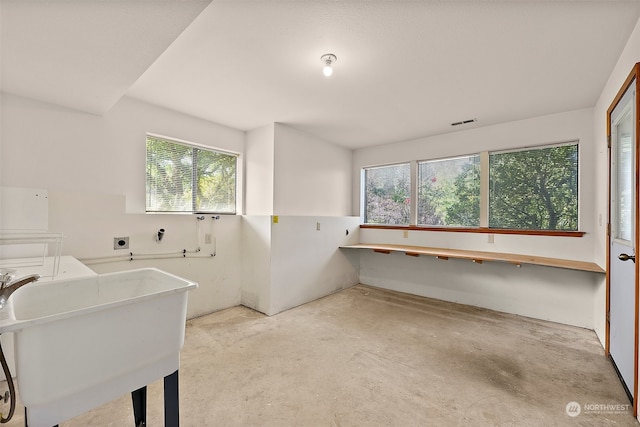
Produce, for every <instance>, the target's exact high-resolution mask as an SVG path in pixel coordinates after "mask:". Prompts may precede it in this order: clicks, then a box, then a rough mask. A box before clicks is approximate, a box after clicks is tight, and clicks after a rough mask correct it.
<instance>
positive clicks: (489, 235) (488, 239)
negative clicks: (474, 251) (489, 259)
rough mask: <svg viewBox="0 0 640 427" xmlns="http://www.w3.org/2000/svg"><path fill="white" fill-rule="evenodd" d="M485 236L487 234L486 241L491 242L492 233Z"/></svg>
mask: <svg viewBox="0 0 640 427" xmlns="http://www.w3.org/2000/svg"><path fill="white" fill-rule="evenodd" d="M487 236H488V237H487V242H488V243H493V234H488V235H487Z"/></svg>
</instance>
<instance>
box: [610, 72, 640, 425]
mask: <svg viewBox="0 0 640 427" xmlns="http://www.w3.org/2000/svg"><path fill="white" fill-rule="evenodd" d="M639 76H640V62H638V63H637V64H635V65H634V67H633V69H632V70H631V72H630V73H629V76H628V77H627V79H626V80H625V81H624V84H623V85H622V87H621V88H620V90H619V91H618V93H617V94H616V96H615V98H613V102H611V105H610V106H609V109H608V110H607V147H608V150H607V151H608V159H609V164H608V165H607V169H608V170H609V182H608V190H607V195H608V202H607V203H608V206H609V207H608V216H607V217H608V222H607V251H606V253H607V260H606V263H607V264H606V266H607V269H606V272H607V273H606V289H607V290H606V311H605V354H606V356H607V357H609V356H610V353H609V339H610V337H609V333H610V331H609V313H610V309H611V302H610V299H609V296H610V280H611V277H610V274H611V254H610V248H611V182H612V181H611V113H613V110H614V109H615V108H616V107H617V106H618V103H619V102H620V100H621V99H622V97H623V96H624V93H625V92H626V91H627V89H629V86H631V84H632V83H633V82H634V81H635V82H636V96H635V103H636V105H635V107H636V109H635V111H636V114H635V129H636V132H635V133H636V137H635V141H634V144H635V190H634V191H635V203H634V217H635V224H636V226H635V227H634V228H635V230H634V231H635V236H634V247H635V248H638V247H640V233H639V229H640V223H639V222H638V221H639V220H640V208H639V202H640V191H639V187H638V184H639V181H640V176H639V175H638V174H639V172H640V135H639V134H640V132H639V130H640V92H639V91H638V86H637V83H638V77H639ZM634 266H635V267H634V269H635V313H634V324H635V325H634V331H635V333H634V346H633V391H632V393H633V416H634V417H637V416H638V314H639V309H638V292H639V291H640V277H639V273H640V259H639V260H637V262H635V263H634Z"/></svg>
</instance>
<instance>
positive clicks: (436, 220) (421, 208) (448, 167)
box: [417, 155, 480, 227]
mask: <svg viewBox="0 0 640 427" xmlns="http://www.w3.org/2000/svg"><path fill="white" fill-rule="evenodd" d="M417 224H418V225H446V226H454V227H455V226H458V227H478V226H479V225H480V156H479V155H472V156H465V157H458V158H453V159H442V160H430V161H425V162H418V221H417Z"/></svg>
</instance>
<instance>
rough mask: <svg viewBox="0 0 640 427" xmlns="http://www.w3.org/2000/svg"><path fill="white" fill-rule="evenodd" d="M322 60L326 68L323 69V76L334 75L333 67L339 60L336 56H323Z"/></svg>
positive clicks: (329, 54)
mask: <svg viewBox="0 0 640 427" xmlns="http://www.w3.org/2000/svg"><path fill="white" fill-rule="evenodd" d="M320 59H321V60H322V62H323V63H324V68H322V74H324V75H325V77H330V76H331V75H332V74H333V68H332V67H331V66H332V65H333V63H334V62H336V61H337V60H338V58H336V56H335V55H334V54H333V53H327V54H325V55H322V56H321V57H320Z"/></svg>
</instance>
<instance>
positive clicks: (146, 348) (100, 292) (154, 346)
mask: <svg viewBox="0 0 640 427" xmlns="http://www.w3.org/2000/svg"><path fill="white" fill-rule="evenodd" d="M197 286H198V285H197V284H196V283H195V282H191V281H189V280H185V279H182V278H180V277H177V276H174V275H172V274H168V273H165V272H163V271H160V270H157V269H152V268H148V269H140V270H132V271H126V272H120V273H110V274H101V275H97V276H94V277H88V278H82V279H68V280H60V281H56V282H49V283H47V282H42V283H38V282H35V283H31V284H28V285H26V286H23V287H22V288H20V289H18V290H17V291H15V292H14V293H13V295H12V296H11V297H10V298H9V301H8V304H7V306H6V307H5V308H4V309H3V310H2V311H3V312H4V313H2V316H0V317H1V318H2V319H1V320H0V333H3V332H14V333H15V349H14V351H15V360H16V378H17V382H18V388H19V392H20V397H21V400H22V402H23V403H24V405H25V407H26V408H27V416H28V422H29V426H30V427H38V426H47V427H50V426H52V425H55V424H59V423H60V422H63V421H65V420H68V419H70V418H73V417H74V416H76V415H79V414H81V413H83V412H86V411H88V410H90V409H91V408H94V407H96V406H98V405H101V404H103V403H106V402H108V401H110V400H112V399H115V398H117V397H119V396H121V395H123V394H126V393H128V392H131V391H133V390H136V389H138V388H141V387H144V386H146V385H147V384H149V383H151V382H153V381H155V380H157V379H159V378H162V377H165V376H167V375H169V374H171V373H173V372H175V371H176V370H177V369H178V368H179V364H180V349H181V348H182V345H183V343H184V330H185V322H186V308H187V292H186V291H188V290H191V289H194V288H196V287H197Z"/></svg>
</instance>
